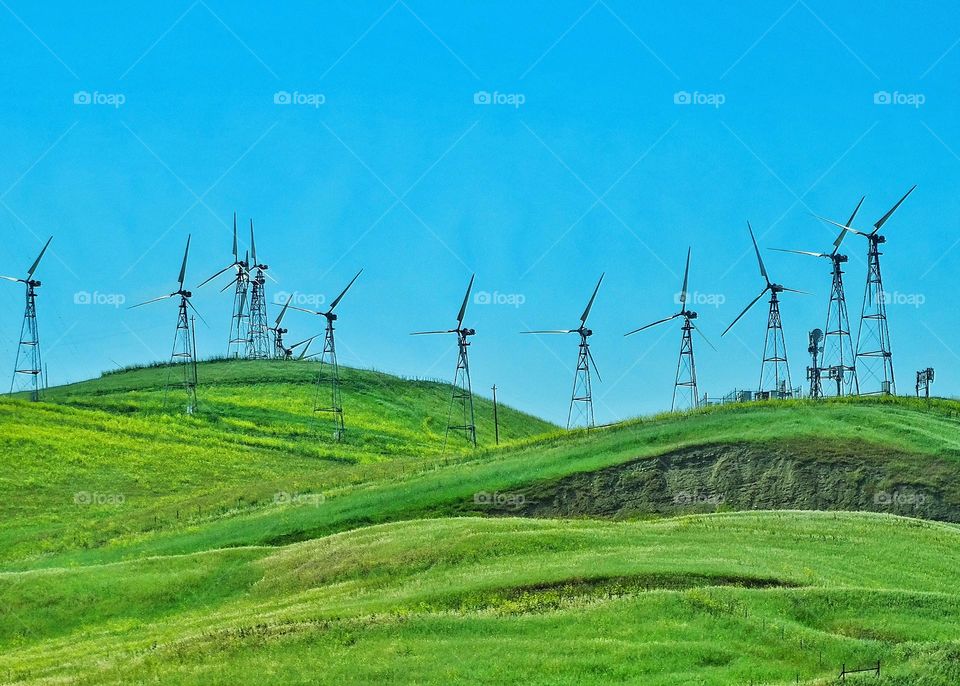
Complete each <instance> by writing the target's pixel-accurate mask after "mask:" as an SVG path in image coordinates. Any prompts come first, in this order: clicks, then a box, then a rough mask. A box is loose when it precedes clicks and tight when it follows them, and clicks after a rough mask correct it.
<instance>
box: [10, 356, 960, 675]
mask: <svg viewBox="0 0 960 686" xmlns="http://www.w3.org/2000/svg"><path fill="white" fill-rule="evenodd" d="M315 369H316V366H315V365H313V364H311V363H292V364H291V363H281V362H240V363H237V362H216V363H207V364H204V365H203V366H202V367H201V370H200V373H201V379H202V380H203V383H204V386H203V388H202V390H201V411H200V413H198V414H197V415H195V416H193V417H185V416H182V415H178V414H172V413H165V412H164V410H163V386H164V374H165V373H166V370H165V369H163V368H154V369H143V370H134V371H128V372H122V373H115V374H109V375H106V376H104V377H102V378H101V379H97V380H94V381H90V382H85V383H81V384H75V385H72V386H67V387H62V388H57V389H51V390H50V392H49V393H48V395H47V398H46V402H44V403H41V404H38V405H31V404H28V403H26V402H23V401H21V400H15V399H3V400H0V513H2V521H3V522H4V526H3V527H2V528H0V679H2V680H4V681H6V682H23V683H50V682H54V681H55V682H57V683H63V682H67V683H98V684H99V683H113V682H116V683H121V682H131V681H133V682H144V681H155V682H158V683H211V682H213V683H237V682H243V681H247V680H249V679H251V678H253V675H257V677H258V680H259V681H261V682H264V681H266V682H294V683H316V682H318V681H320V682H340V683H342V682H346V683H370V682H376V681H384V680H396V681H406V682H416V683H434V682H436V683H450V682H451V681H455V682H465V681H471V682H479V683H492V682H500V681H503V680H505V679H509V680H511V681H532V682H536V683H575V682H578V683H610V682H620V681H627V682H633V683H642V684H690V683H697V684H744V683H751V682H752V683H754V684H788V683H790V684H793V683H796V682H797V679H798V678H799V680H800V683H804V684H826V683H833V682H832V680H831V675H833V674H835V672H837V671H838V670H839V667H840V665H841V664H843V663H847V664H848V665H849V664H865V663H867V662H875V661H876V660H878V659H879V660H881V661H882V663H883V665H884V672H885V673H886V675H885V676H884V677H883V678H882V679H880V680H877V679H876V678H874V677H871V678H870V679H871V681H870V682H871V683H880V684H924V683H926V684H936V685H938V686H939V685H941V684H943V685H944V686H945V685H947V684H956V683H960V668H958V664H960V663H958V660H960V643H958V642H957V639H956V636H955V627H956V625H957V624H958V620H960V590H958V586H957V583H956V571H955V570H956V568H957V563H958V561H960V560H958V559H957V557H958V555H960V546H958V543H960V528H958V527H957V526H955V525H954V524H952V523H949V522H955V521H960V478H958V476H960V430H958V429H960V404H958V403H955V402H951V401H933V402H931V403H921V402H916V401H913V400H903V399H887V400H877V399H873V400H856V401H843V402H825V403H808V402H784V403H769V404H760V403H757V404H752V405H747V406H727V407H723V408H711V409H709V410H705V411H701V412H696V413H691V414H685V415H664V416H658V417H652V418H645V419H640V420H636V421H633V422H628V423H625V424H623V425H618V426H616V427H612V428H608V429H602V430H597V431H594V432H590V433H589V434H588V433H586V432H582V431H575V432H562V431H560V430H558V429H557V428H556V427H554V426H552V425H550V424H548V423H546V422H543V421H541V420H538V419H536V418H533V417H530V416H528V415H524V414H522V413H520V412H516V411H513V410H509V409H507V408H501V410H502V411H501V425H502V436H503V437H504V441H503V444H502V445H501V446H500V447H499V448H494V447H493V446H491V445H490V444H489V438H490V436H491V434H492V429H491V428H490V424H489V422H490V416H489V415H490V407H489V405H488V404H487V403H486V402H485V401H482V400H480V401H478V406H477V407H478V420H479V423H480V428H479V431H480V438H481V440H483V441H484V445H483V446H482V447H481V449H479V450H477V451H472V450H467V449H465V448H464V446H462V445H454V446H453V449H451V450H448V451H447V453H448V454H446V455H442V454H441V444H442V439H443V427H444V426H445V423H446V409H447V402H448V391H449V388H448V387H446V386H444V385H443V384H438V383H432V382H419V381H404V380H400V379H397V378H395V377H391V376H388V375H384V374H378V373H374V372H362V371H355V370H346V371H345V385H344V404H345V406H346V413H347V421H348V430H349V433H348V437H347V441H346V443H345V444H339V445H338V444H334V443H333V442H332V441H331V440H330V437H329V432H328V431H327V430H326V429H325V428H324V426H323V425H322V424H317V420H316V419H315V418H314V417H313V416H312V414H313V413H312V412H311V411H310V409H311V407H312V392H313V388H312V383H313V380H314V374H315ZM736 510H761V511H759V512H736ZM771 510H773V511H771ZM800 510H805V511H800ZM824 510H834V512H824ZM846 510H860V511H864V510H870V511H873V512H860V513H855V512H848V511H846ZM882 513H886V514H882ZM896 515H907V516H909V517H910V518H906V517H903V516H896ZM919 518H923V519H919ZM933 519H938V520H942V521H941V522H933V521H924V520H933Z"/></svg>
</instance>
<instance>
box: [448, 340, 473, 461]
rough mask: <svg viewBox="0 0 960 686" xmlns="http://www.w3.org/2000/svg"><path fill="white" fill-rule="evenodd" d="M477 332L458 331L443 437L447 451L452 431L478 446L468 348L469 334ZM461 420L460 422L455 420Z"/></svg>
mask: <svg viewBox="0 0 960 686" xmlns="http://www.w3.org/2000/svg"><path fill="white" fill-rule="evenodd" d="M474 333H475V332H474V331H473V329H460V330H459V331H458V332H457V349H458V353H457V369H456V371H455V372H454V374H453V393H452V394H451V396H450V410H449V411H448V412H447V431H446V435H445V436H444V437H443V447H444V451H446V447H447V439H448V438H449V436H450V432H451V431H453V432H455V433H462V434H463V435H464V437H465V438H466V439H467V440H468V441H469V442H470V443H471V445H473V447H474V448H476V447H477V426H476V422H475V421H474V415H473V388H472V385H471V382H470V360H469V358H468V356H467V348H468V347H469V346H470V341H469V339H468V336H472V335H473V334H474ZM456 421H459V422H460V423H459V424H456V423H454V422H456Z"/></svg>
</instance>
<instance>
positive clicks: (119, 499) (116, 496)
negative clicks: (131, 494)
mask: <svg viewBox="0 0 960 686" xmlns="http://www.w3.org/2000/svg"><path fill="white" fill-rule="evenodd" d="M126 501H127V498H126V496H124V495H123V493H97V492H95V491H77V492H76V493H74V494H73V503H74V505H82V506H87V505H111V506H114V507H119V506H120V505H123V504H124V503H125V502H126Z"/></svg>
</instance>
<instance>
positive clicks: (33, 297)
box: [0, 236, 53, 402]
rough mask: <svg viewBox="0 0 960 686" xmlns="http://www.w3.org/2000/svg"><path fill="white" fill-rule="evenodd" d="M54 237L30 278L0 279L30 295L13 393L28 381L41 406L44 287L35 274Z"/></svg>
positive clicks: (44, 247)
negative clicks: (40, 296)
mask: <svg viewBox="0 0 960 686" xmlns="http://www.w3.org/2000/svg"><path fill="white" fill-rule="evenodd" d="M52 240H53V236H50V238H48V239H47V242H46V243H45V244H44V246H43V249H42V250H41V251H40V254H39V255H37V259H35V260H34V261H33V264H31V265H30V269H28V270H27V278H25V279H18V278H16V277H14V276H0V279H5V280H6V281H13V282H15V283H22V284H24V285H25V286H26V287H27V289H26V294H27V304H26V307H25V308H24V311H23V324H22V325H21V326H20V343H19V344H18V345H17V361H16V364H15V365H14V367H13V380H12V381H11V382H10V392H11V393H13V390H14V386H16V385H17V378H18V376H20V377H26V378H27V383H26V384H24V386H26V388H27V389H28V390H29V391H30V400H32V401H33V402H37V401H38V400H40V390H41V389H42V388H43V386H44V384H43V377H44V376H45V374H44V370H43V363H42V361H41V359H40V332H39V330H38V329H37V289H38V288H40V286H41V283H40V281H37V280H36V279H34V278H33V273H34V272H35V271H37V266H38V265H39V264H40V260H41V259H42V258H43V254H44V253H45V252H47V247H48V246H49V245H50V241H52Z"/></svg>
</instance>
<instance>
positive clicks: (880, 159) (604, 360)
mask: <svg viewBox="0 0 960 686" xmlns="http://www.w3.org/2000/svg"><path fill="white" fill-rule="evenodd" d="M274 5H276V4H274ZM958 40H960V7H958V5H957V4H956V3H947V2H943V3H932V4H931V3H916V2H912V3H898V4H891V3H878V4H873V5H871V6H870V8H869V9H868V10H867V9H864V8H861V7H859V6H855V5H850V4H846V5H845V4H840V5H838V4H837V3H832V2H822V1H820V0H808V1H807V2H804V1H803V0H800V1H798V2H793V3H791V2H790V0H785V1H784V2H774V3H755V4H753V5H752V6H751V5H743V6H741V7H739V8H734V7H732V6H729V5H722V4H721V5H716V4H715V3H683V4H677V3H643V4H642V6H641V5H639V4H638V3H630V2H623V1H622V0H600V1H598V2H591V1H590V0H584V1H583V2H543V3H539V2H523V3H517V2H509V3H507V2H483V3H471V4H469V5H468V6H460V3H449V2H426V1H424V0H406V2H396V3H391V2H390V0H385V1H384V2H336V3H306V2H304V3H280V4H279V6H271V7H270V8H269V9H268V8H267V7H266V6H265V5H264V6H259V5H256V4H254V3H247V2H239V3H234V2H222V1H220V0H199V1H197V2H190V0H186V1H184V2H176V1H175V2H169V3H153V4H141V3H136V6H134V4H131V3H119V2H102V3H93V4H92V5H89V4H85V3H80V4H77V3H62V2H54V3H50V4H45V5H38V4H37V3H28V2H20V1H14V0H4V1H3V2H0V45H2V46H3V47H2V51H3V60H2V61H0V97H2V101H3V103H4V106H3V109H2V110H0V133H2V141H3V143H2V148H3V155H2V159H3V164H2V165H0V199H2V203H0V232H2V236H3V241H2V249H0V273H14V274H17V275H19V273H20V272H23V271H25V270H26V268H27V266H28V265H29V264H30V262H31V261H32V260H33V258H34V257H35V255H36V253H37V251H38V250H39V248H40V246H41V245H42V241H43V240H45V239H46V237H47V236H48V235H49V234H54V235H55V238H54V242H53V244H52V246H51V253H50V254H48V256H47V257H46V258H45V260H44V262H43V264H42V265H41V267H40V269H39V271H38V276H39V277H40V278H41V279H42V280H43V282H44V285H43V287H42V289H41V296H40V327H41V332H42V336H43V339H44V348H45V356H46V360H47V362H48V365H49V370H50V382H51V383H63V382H68V381H75V380H79V379H83V378H86V377H90V376H94V375H96V374H97V373H98V372H99V371H101V370H103V369H107V368H111V367H114V366H115V365H126V364H131V363H135V362H145V361H148V360H154V359H163V358H166V357H167V356H168V355H169V349H170V345H171V342H172V334H173V327H174V323H175V317H176V305H175V303H174V302H164V303H159V304H156V305H152V306H150V307H145V308H141V309H137V310H133V311H128V310H126V309H125V308H122V307H121V308H117V307H113V306H111V305H109V304H92V305H80V304H75V294H77V293H83V292H88V293H91V294H94V293H95V294H99V296H100V300H99V301H100V302H107V301H110V300H111V297H112V296H116V295H120V296H123V297H124V298H125V299H126V303H127V304H130V303H133V302H137V301H139V300H144V299H147V298H149V297H152V296H155V295H160V294H162V293H164V292H169V291H170V290H172V289H173V287H174V286H175V279H176V275H177V270H178V268H179V260H180V256H181V254H182V250H183V244H184V241H185V239H186V236H187V234H188V233H192V234H193V239H194V240H193V251H192V253H191V257H190V263H189V265H188V282H189V283H190V284H192V285H196V284H197V283H199V282H200V281H201V280H203V279H204V278H206V277H207V276H209V275H210V274H212V273H213V272H214V271H216V270H217V269H219V268H220V267H221V266H223V265H225V264H226V262H227V261H228V260H229V249H230V231H229V228H228V227H229V224H230V218H231V215H232V213H233V212H234V211H235V210H236V211H238V212H239V214H240V217H241V221H242V222H246V220H247V219H248V218H249V217H253V218H254V219H255V221H256V222H257V226H258V228H259V232H258V240H257V243H258V249H259V251H260V253H261V255H262V258H263V259H264V260H265V261H266V262H267V263H268V264H270V266H271V274H272V275H273V276H274V277H275V278H276V279H277V281H278V282H279V283H273V282H270V285H269V287H268V288H269V289H270V297H271V299H272V297H273V295H274V294H275V293H276V292H277V291H286V292H298V293H300V294H302V295H303V296H304V298H305V299H309V297H310V295H311V294H316V295H320V296H326V297H327V298H328V299H329V298H330V297H332V296H333V295H334V294H335V293H336V292H337V291H338V290H339V289H340V288H341V287H342V285H343V284H345V283H346V282H347V281H348V280H349V278H350V277H351V276H352V275H353V273H354V272H355V271H356V270H357V269H359V268H360V267H363V268H364V269H365V271H364V273H363V276H362V277H361V279H360V280H359V281H358V282H357V284H356V286H355V287H354V290H353V291H352V292H351V293H350V294H349V296H348V297H347V298H346V299H345V300H344V301H343V303H342V305H341V308H340V309H341V320H340V326H339V331H338V333H339V336H340V337H339V342H340V347H341V357H342V362H343V363H346V364H351V365H359V366H363V367H375V368H377V369H381V370H386V371H390V372H395V373H400V374H404V375H409V376H429V377H442V378H447V377H450V376H451V375H452V371H453V365H454V363H455V354H454V348H453V347H452V344H453V342H454V341H453V340H452V337H451V340H445V339H442V338H439V337H435V338H431V339H424V338H411V337H409V336H408V335H407V333H408V332H410V331H414V330H419V329H424V328H443V327H447V326H452V325H453V324H454V317H455V315H456V311H457V308H458V306H459V300H460V299H461V298H462V295H463V289H464V288H465V285H466V282H467V280H468V278H469V276H470V274H471V273H472V272H476V273H477V282H476V289H477V290H478V291H484V292H488V293H491V294H493V293H498V294H501V295H503V296H505V297H502V298H499V300H500V301H502V302H503V304H496V302H497V300H498V299H497V298H491V300H493V303H492V304H488V305H482V304H478V303H474V304H472V305H471V306H470V309H469V311H468V318H467V324H468V325H472V326H475V328H476V329H477V330H478V335H477V336H476V338H475V339H474V345H473V347H472V349H471V353H472V364H473V372H474V385H475V388H476V389H478V390H479V391H483V392H489V391H488V389H489V387H490V386H491V385H492V384H493V383H496V384H497V385H498V387H499V389H500V397H501V398H502V399H503V400H504V401H505V402H509V403H511V404H513V405H517V406H519V407H523V408H526V409H529V410H531V411H533V412H536V413H538V414H541V415H543V416H545V417H548V418H551V419H554V420H557V421H561V420H563V419H565V417H566V406H567V399H568V396H569V390H570V385H571V381H572V368H573V366H574V363H575V358H576V345H575V344H576V341H575V339H574V338H573V337H571V338H566V339H565V338H561V337H549V338H548V337H544V338H537V337H532V336H531V337H524V336H520V335H518V333H517V332H519V331H521V330H523V329H525V328H555V327H571V328H572V327H574V326H576V324H577V317H578V316H579V313H580V312H581V311H582V309H583V306H584V304H585V301H586V300H587V298H588V297H589V294H590V291H591V289H592V287H593V284H594V283H595V282H596V279H597V277H598V276H599V274H600V273H601V272H606V275H607V276H606V279H605V280H604V283H603V286H602V288H601V290H600V294H599V296H598V298H597V303H596V305H595V307H594V311H593V315H592V317H591V322H590V323H591V325H592V326H593V328H594V329H595V331H596V335H595V336H594V339H593V351H594V356H595V358H596V361H597V364H598V365H599V367H600V371H601V372H602V374H603V382H602V383H599V382H597V383H596V387H595V398H596V413H597V421H598V422H601V421H611V420H615V419H618V418H623V417H628V416H632V415H636V414H640V413H647V412H651V411H655V410H659V409H663V408H665V407H669V402H670V394H671V387H672V380H673V373H674V365H675V362H676V354H677V347H678V344H679V335H680V332H679V327H678V326H677V325H675V324H671V325H669V326H666V327H663V328H659V329H654V330H652V331H648V332H644V333H643V334H638V335H636V336H632V337H630V338H627V339H624V338H623V336H622V334H623V333H624V332H625V331H627V330H629V329H632V328H636V327H637V326H640V325H642V324H644V323H647V322H649V321H653V320H654V319H658V318H661V317H664V316H666V315H668V314H671V313H672V312H673V311H674V308H675V305H674V302H673V295H674V293H675V292H676V291H677V290H678V288H679V282H680V278H681V272H682V263H683V259H684V256H685V253H686V249H687V246H688V245H692V246H693V266H692V274H691V288H692V289H693V290H695V291H698V292H700V293H701V294H703V295H704V296H705V300H708V301H712V302H716V301H724V302H723V304H722V305H721V306H719V307H718V306H715V305H711V304H708V303H705V304H701V305H699V307H698V309H699V311H700V313H701V318H700V322H701V326H702V329H703V330H704V332H705V333H706V334H707V335H708V336H709V337H710V338H711V339H712V341H713V342H714V344H715V345H717V347H718V348H719V352H714V351H712V350H710V349H709V348H707V347H706V346H704V345H699V346H698V350H697V353H698V366H699V372H700V382H701V387H702V389H705V390H707V391H709V392H710V393H711V394H721V393H723V392H726V391H727V390H729V389H731V388H734V387H747V388H752V387H754V386H755V385H756V377H757V374H758V371H759V369H758V365H759V363H758V358H757V355H758V354H759V350H758V349H759V346H760V342H761V339H762V335H763V327H764V323H765V322H764V319H765V312H764V308H763V307H758V308H757V310H756V311H754V312H751V313H750V314H749V315H747V317H745V318H744V319H743V320H742V321H741V322H740V323H739V324H738V325H737V327H736V329H734V332H733V333H732V334H731V335H728V336H727V337H726V338H725V339H723V340H722V341H721V339H720V333H721V332H722V331H723V329H724V328H725V327H726V325H727V324H728V323H729V322H730V321H731V319H732V318H733V317H734V316H736V314H737V312H739V310H740V309H741V308H742V306H743V305H744V304H745V303H746V302H748V301H749V300H750V299H751V298H752V297H753V296H754V295H755V294H756V293H757V292H759V290H760V288H761V286H762V282H761V280H760V277H759V275H758V273H757V270H756V265H755V262H754V261H753V257H752V255H751V254H750V252H749V251H750V244H749V237H748V235H747V232H746V226H745V222H746V220H747V219H750V220H751V222H752V223H753V226H754V227H755V229H756V231H757V233H758V236H759V237H760V240H761V243H762V245H763V246H765V247H774V246H777V247H796V248H803V249H822V248H824V247H826V246H827V245H829V242H830V241H831V240H832V238H833V231H832V230H830V229H829V228H827V227H825V226H824V225H822V224H819V223H818V222H816V221H815V220H814V219H813V218H812V217H811V216H810V213H811V212H816V213H819V214H826V215H829V216H831V217H834V218H836V219H843V218H845V217H846V216H847V215H848V214H849V212H850V211H851V209H852V207H853V205H854V204H855V203H856V201H857V199H858V198H859V197H860V195H862V194H866V195H867V200H866V202H865V203H864V206H863V209H862V215H861V218H862V225H864V226H866V225H869V224H871V223H873V221H875V220H876V219H877V218H878V217H879V216H880V215H881V214H882V213H883V212H885V211H886V210H887V209H888V207H889V206H890V205H891V204H892V203H893V202H894V201H895V200H896V199H897V198H898V197H899V196H900V195H901V194H902V193H903V192H904V191H905V190H906V189H907V188H908V187H909V186H910V185H912V184H914V183H916V184H918V189H917V191H916V192H915V193H914V194H913V195H912V196H911V197H910V198H909V200H908V201H907V202H906V203H905V204H904V206H903V207H902V208H901V209H900V211H899V212H898V214H897V215H895V217H894V219H892V220H891V222H890V223H889V224H888V225H887V227H888V230H887V235H888V237H889V243H888V244H887V248H886V255H885V257H884V260H885V261H884V268H885V278H886V281H887V287H888V290H890V291H893V292H896V293H899V294H902V295H903V298H902V300H903V301H904V302H903V303H901V304H896V305H891V306H890V311H889V314H890V319H891V333H892V337H893V344H894V361H895V364H896V368H897V372H898V374H897V377H898V382H899V386H900V390H901V392H905V391H907V390H910V389H912V386H913V373H914V371H915V370H916V369H918V368H921V367H925V366H928V365H932V366H934V367H936V369H937V371H938V379H937V382H936V385H935V390H936V391H937V392H938V393H940V394H944V395H952V394H955V393H957V391H958V388H960V378H958V371H957V370H958V369H960V357H958V355H960V344H957V343H956V340H957V339H958V333H960V323H958V320H957V315H956V309H955V308H952V307H951V294H950V289H952V288H953V287H954V283H955V274H956V273H957V270H958V268H960V245H957V241H958V240H960V220H958V217H960V192H958V189H960V183H958V182H960V157H958V155H960V96H958V92H957V83H958V82H960V45H958ZM278 91H286V92H289V93H297V94H299V96H300V97H299V98H298V99H299V101H300V103H299V104H289V105H282V104H279V105H278V104H275V102H274V100H275V97H274V96H275V93H277V92H278ZM479 91H487V92H489V93H498V94H499V96H500V97H499V98H498V99H499V101H500V102H501V103H502V104H496V103H495V104H488V105H484V104H475V97H474V94H475V93H477V92H479ZM680 91H686V92H689V93H697V94H698V98H697V99H698V100H699V101H701V102H703V103H704V104H690V105H678V104H675V102H674V101H675V94H676V93H678V92H680ZM880 91H886V92H889V93H896V94H898V96H899V97H898V98H895V99H899V100H900V101H901V102H902V104H897V103H894V104H889V105H882V104H879V105H878V104H875V102H874V101H875V93H877V92H880ZM79 92H87V93H90V94H91V99H92V100H96V101H97V102H94V103H92V104H89V105H83V104H75V103H74V100H75V97H74V95H75V94H76V93H79ZM94 94H96V95H94ZM317 94H321V95H322V97H320V96H318V95H317ZM117 95H119V96H122V97H119V98H118V97H115V96H117ZM717 95H720V96H722V97H716V96H717ZM918 95H919V96H921V97H916V96H918ZM312 96H316V97H312ZM517 96H519V97H517ZM81 99H82V96H81ZM120 100H122V104H119V106H114V105H115V104H117V103H118V101H120ZM321 100H322V103H320V101H321ZM720 101H722V102H720ZM711 103H712V104H711ZM918 103H919V104H918ZM718 104H719V106H717V105H718ZM314 105H316V106H314ZM848 240H849V239H848ZM849 242H850V245H849V246H848V251H849V252H850V253H851V255H852V259H851V263H850V265H849V270H848V275H847V279H848V284H849V289H848V293H849V297H850V307H851V311H853V312H854V313H856V312H859V307H860V300H861V294H862V286H863V279H864V258H863V255H864V252H865V245H864V243H865V242H864V241H863V240H862V239H860V238H858V237H856V236H854V237H852V240H850V241H849ZM765 255H766V259H767V265H768V268H769V269H770V271H771V273H772V276H773V277H774V278H775V279H776V280H778V281H780V282H782V283H784V284H786V285H788V286H792V287H795V288H800V289H804V290H809V291H812V292H813V293H814V294H815V295H814V296H812V297H809V296H808V297H804V296H793V297H791V296H790V294H787V297H785V298H784V304H783V318H784V326H785V329H786V333H787V340H788V345H789V347H790V352H791V354H792V361H793V362H792V368H793V374H794V378H795V379H801V378H802V377H803V376H804V368H805V365H806V361H807V360H806V354H805V348H806V331H807V330H809V329H810V328H813V327H814V326H822V325H823V319H824V315H825V305H826V298H827V295H828V293H827V290H828V283H829V281H828V274H827V271H828V269H827V267H828V265H826V264H821V263H819V262H816V261H814V260H806V259H805V258H802V257H794V256H790V255H784V254H780V253H772V252H767V253H765ZM517 296H519V297H517ZM113 299H114V300H115V299H116V298H113ZM194 302H195V304H196V306H197V307H198V308H199V309H200V311H201V312H203V313H204V315H205V317H206V318H207V320H208V321H209V323H210V327H209V328H206V327H203V326H199V327H198V331H197V336H198V339H199V341H198V342H199V347H200V351H201V353H202V354H213V353H220V352H223V350H224V349H225V347H226V338H227V330H228V325H229V309H230V298H229V296H228V295H227V294H222V295H221V294H219V293H218V292H217V289H216V288H212V287H209V286H208V287H205V288H204V289H202V290H201V291H199V292H198V293H197V295H196V297H195V299H194ZM308 307H309V305H308ZM272 311H273V312H276V309H275V308H273V310H272ZM21 314H22V292H21V288H20V286H19V285H17V284H6V285H3V284H2V283H0V369H2V370H3V375H4V377H8V370H11V369H12V366H13V361H14V355H15V349H16V339H17V335H18V333H19V326H20V320H21ZM287 323H288V324H289V327H290V329H291V334H290V335H289V336H290V338H291V339H297V338H299V337H301V336H303V337H306V336H307V335H310V334H313V333H316V332H317V327H318V325H319V322H317V321H314V320H312V319H311V318H310V317H309V316H308V315H301V314H299V313H290V314H288V322H287ZM734 334H735V335H734ZM7 383H8V382H7ZM201 398H202V391H201Z"/></svg>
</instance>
